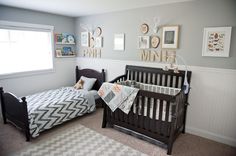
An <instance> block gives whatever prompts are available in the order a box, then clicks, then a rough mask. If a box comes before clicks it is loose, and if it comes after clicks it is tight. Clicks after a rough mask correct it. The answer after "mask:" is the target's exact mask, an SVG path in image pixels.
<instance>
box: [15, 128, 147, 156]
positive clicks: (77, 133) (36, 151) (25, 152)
mask: <svg viewBox="0 0 236 156" xmlns="http://www.w3.org/2000/svg"><path fill="white" fill-rule="evenodd" d="M45 155H48V156H58V155H63V156H111V155H116V156H147V155H146V154H143V153H141V152H140V151H137V150H135V149H133V148H131V147H129V146H126V145H124V144H121V143H119V142H117V141H114V140H113V139H111V138H109V137H107V136H104V135H102V134H100V133H98V132H96V131H94V130H91V129H89V128H87V127H85V126H83V125H81V124H76V125H74V126H72V127H70V128H67V129H64V130H63V131H60V132H59V133H56V134H54V135H51V136H50V137H48V138H47V140H46V141H45V140H41V142H38V143H37V144H31V145H30V146H28V147H26V148H25V149H22V151H19V152H17V153H15V154H14V156H45Z"/></svg>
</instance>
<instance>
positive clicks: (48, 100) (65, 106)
mask: <svg viewBox="0 0 236 156" xmlns="http://www.w3.org/2000/svg"><path fill="white" fill-rule="evenodd" d="M26 99H27V102H28V105H27V108H28V118H29V128H30V134H31V136H32V137H36V136H38V135H39V133H40V132H42V131H44V130H46V129H50V128H51V127H53V126H56V125H59V124H61V123H63V122H65V121H68V120H71V119H73V118H75V117H77V116H82V115H83V114H85V113H90V112H93V111H95V109H96V106H95V100H94V95H93V94H91V92H89V91H85V90H76V89H74V88H73V87H62V88H60V89H55V90H49V91H45V92H41V93H37V94H33V95H30V96H27V97H26Z"/></svg>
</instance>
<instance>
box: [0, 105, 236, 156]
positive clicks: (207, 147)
mask: <svg viewBox="0 0 236 156" xmlns="http://www.w3.org/2000/svg"><path fill="white" fill-rule="evenodd" d="M101 123H102V109H98V110H97V111H96V112H95V113H93V114H90V115H86V116H83V117H80V118H77V119H75V120H72V121H70V122H67V123H65V124H63V125H61V126H57V127H55V128H53V129H51V130H48V131H46V132H44V133H42V134H41V135H40V136H39V137H37V138H36V139H33V140H32V141H31V142H25V137H24V134H23V133H19V131H18V130H17V129H16V128H15V127H13V126H11V125H10V124H7V125H3V124H2V122H1V123H0V156H8V155H12V154H13V153H15V152H18V151H20V150H22V149H24V148H27V147H29V146H32V145H34V144H37V143H39V142H42V141H47V140H48V138H50V136H52V135H55V134H59V133H61V132H63V131H65V130H67V129H68V130H69V129H70V128H71V127H73V126H74V125H75V124H82V125H84V126H85V127H88V128H90V129H93V130H95V131H96V132H99V133H101V134H103V135H105V136H108V137H109V138H111V139H114V140H116V141H118V142H120V143H122V144H125V145H127V146H129V147H131V148H133V149H136V150H139V151H140V152H143V153H145V154H148V155H151V156H165V155H166V149H163V148H161V147H159V146H156V145H153V144H150V143H148V142H146V141H143V140H140V139H137V138H135V137H133V136H130V135H127V134H124V133H122V132H120V131H117V130H114V129H111V128H105V129H103V128H101ZM172 155H174V156H236V148H233V147H230V146H227V145H224V144H221V143H217V142H214V141H211V140H208V139H205V138H201V137H198V136H194V135H190V134H182V135H180V136H179V137H178V138H177V140H176V141H175V143H174V146H173V151H172Z"/></svg>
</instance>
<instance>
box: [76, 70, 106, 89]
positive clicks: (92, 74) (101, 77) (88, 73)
mask: <svg viewBox="0 0 236 156" xmlns="http://www.w3.org/2000/svg"><path fill="white" fill-rule="evenodd" d="M75 75H76V82H77V81H79V79H80V77H81V76H85V77H88V78H96V79H97V81H96V82H95V84H94V86H93V88H92V89H93V90H98V89H99V88H100V87H101V85H102V83H103V82H105V71H104V69H102V72H98V71H96V70H94V69H79V67H78V66H76V68H75Z"/></svg>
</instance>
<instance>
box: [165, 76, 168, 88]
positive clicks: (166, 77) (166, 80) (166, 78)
mask: <svg viewBox="0 0 236 156" xmlns="http://www.w3.org/2000/svg"><path fill="white" fill-rule="evenodd" d="M167 82H168V75H165V79H164V86H167Z"/></svg>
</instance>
